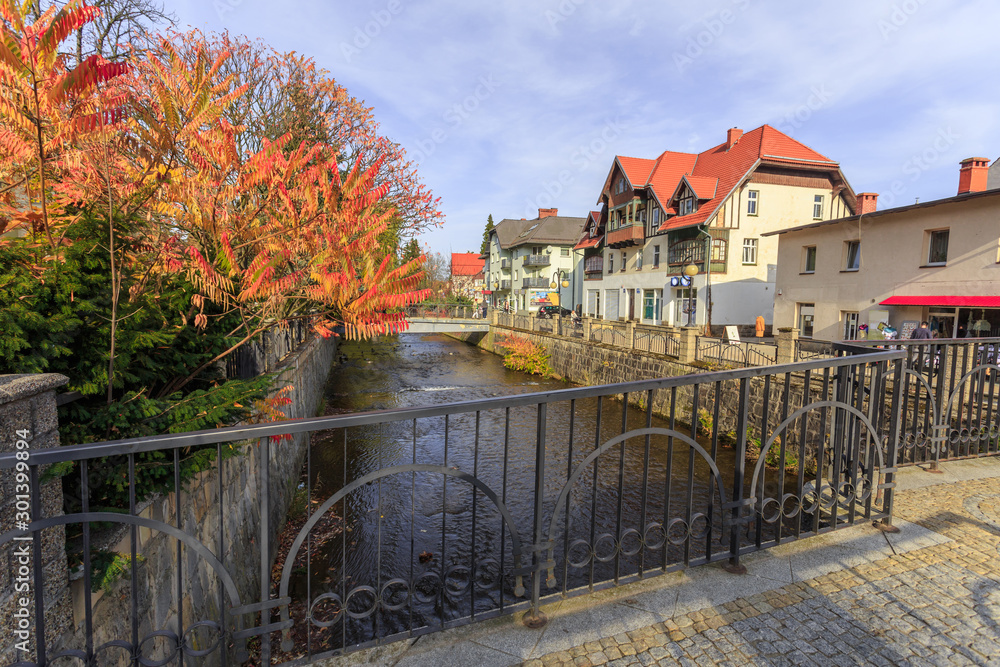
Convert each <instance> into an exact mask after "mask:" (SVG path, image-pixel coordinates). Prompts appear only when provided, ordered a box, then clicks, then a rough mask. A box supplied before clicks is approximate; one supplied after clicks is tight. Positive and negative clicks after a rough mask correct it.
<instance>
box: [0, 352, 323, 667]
mask: <svg viewBox="0 0 1000 667" xmlns="http://www.w3.org/2000/svg"><path fill="white" fill-rule="evenodd" d="M336 341H337V339H335V338H329V339H322V338H317V337H313V338H312V339H310V340H309V341H308V342H307V343H306V344H304V345H302V346H301V347H300V349H299V350H298V351H297V352H296V353H294V354H293V355H291V356H290V357H289V358H288V359H287V360H286V361H285V362H284V363H283V364H282V365H281V367H280V369H279V375H278V379H277V381H276V383H275V387H283V386H287V385H291V386H292V387H293V389H291V390H290V391H289V392H288V393H286V396H288V397H289V398H290V399H291V404H290V405H288V406H286V408H285V412H286V414H288V416H289V417H292V418H296V417H309V416H314V415H315V414H316V413H317V411H318V409H319V407H320V405H321V401H322V397H323V390H324V386H325V384H326V379H327V375H328V374H329V369H330V366H331V364H332V362H333V360H334V358H335V357H336V347H337V342H336ZM54 409H55V408H54V403H53V407H52V416H53V419H54ZM53 427H54V421H53ZM308 442H309V434H299V435H297V436H295V437H294V439H292V440H284V441H280V442H272V443H271V444H270V465H269V475H270V484H269V487H268V488H269V510H270V511H269V515H270V518H269V522H270V530H269V533H270V535H271V537H270V541H269V544H270V547H271V548H270V549H269V551H270V555H269V560H270V559H273V557H274V553H275V551H276V544H275V542H276V540H275V536H276V535H277V534H278V533H279V532H280V529H281V526H282V524H283V523H284V518H285V515H286V513H287V511H288V507H289V505H290V503H291V501H292V497H293V496H294V494H295V491H296V488H297V485H298V481H299V476H300V474H301V470H302V464H303V461H304V458H305V454H306V447H307V445H308ZM4 444H5V445H6V442H5V443H4ZM48 446H55V442H54V441H52V442H50V443H49V445H48ZM223 450H224V456H223V461H222V464H221V468H222V471H223V475H222V479H223V483H222V489H221V498H220V488H219V466H218V465H215V466H214V467H213V468H212V469H211V470H206V471H204V472H202V473H199V474H197V475H195V476H194V477H193V478H192V479H190V480H188V482H187V483H186V484H184V486H183V490H182V492H181V494H180V518H179V519H178V515H177V497H176V495H175V494H174V493H170V494H166V495H163V496H159V497H157V498H155V499H153V500H152V501H148V502H146V503H144V504H143V505H141V506H140V507H139V508H138V509H139V511H138V514H139V516H141V517H144V518H146V519H150V520H153V521H161V522H164V523H166V524H168V525H171V526H178V525H179V526H180V528H181V530H183V531H184V532H185V533H187V534H188V535H191V536H192V537H193V538H194V539H196V540H197V541H198V542H200V543H201V544H203V545H204V546H206V547H207V548H208V549H209V550H210V551H211V552H212V553H213V554H218V553H219V549H220V544H221V545H222V558H221V560H222V563H223V565H224V566H225V569H226V571H228V573H229V574H230V575H231V577H232V579H233V581H234V583H235V586H236V588H237V590H238V591H239V601H238V602H236V601H234V600H230V599H229V598H228V597H226V598H225V599H223V598H222V597H220V596H221V595H222V592H221V591H222V590H223V588H222V586H221V579H220V577H219V576H217V574H216V572H215V571H214V570H213V569H212V567H211V566H210V564H209V563H208V562H207V561H206V560H205V559H203V558H201V557H200V556H199V555H198V554H197V553H196V552H195V550H194V549H192V548H190V547H188V546H184V547H183V548H181V550H180V554H178V544H179V541H178V540H177V539H175V538H173V537H171V536H169V535H167V534H166V533H163V532H160V531H158V530H155V529H150V528H147V527H140V528H138V529H137V530H136V538H137V554H138V559H137V560H138V564H137V565H136V567H135V572H136V577H137V588H136V591H135V596H136V607H137V609H138V610H139V614H138V629H137V630H138V632H137V636H138V638H139V640H140V642H141V641H142V639H143V638H144V637H147V636H148V635H149V634H150V633H151V632H156V631H166V632H169V633H173V634H175V635H180V634H183V633H184V631H185V630H188V629H190V628H191V627H192V625H194V624H195V623H198V622H200V621H212V622H216V621H218V620H219V619H220V602H221V603H223V604H224V605H225V606H226V607H227V608H228V607H230V606H234V605H236V604H248V603H254V602H257V601H259V599H260V579H259V575H260V570H261V567H260V535H259V531H260V526H261V521H260V511H261V497H260V491H261V487H260V479H261V477H260V451H261V450H260V445H259V443H258V442H256V441H254V442H250V443H246V442H244V443H233V446H232V448H229V447H228V446H227V445H223ZM53 502H55V503H56V504H55V505H53V511H54V510H55V509H56V508H57V507H60V506H61V491H60V492H58V493H56V494H55V495H54V496H53ZM60 511H61V510H60ZM92 535H93V536H94V537H93V540H94V546H95V547H100V548H106V549H108V550H110V551H114V552H117V553H120V554H124V555H128V554H130V552H131V530H130V529H129V528H125V527H120V528H119V529H118V530H111V531H108V530H104V531H98V530H97V529H96V528H95V529H93V530H92ZM58 550H59V553H60V554H61V556H62V564H61V566H54V567H53V576H54V577H55V575H57V574H58V575H60V576H61V578H62V579H61V580H62V581H63V582H64V583H63V586H64V588H65V580H66V569H67V568H66V563H65V552H64V549H63V547H62V542H60V543H59V549H58ZM178 556H179V557H178ZM6 570H7V568H4V571H5V572H6ZM178 578H179V582H178ZM54 580H58V579H54ZM178 584H179V586H180V590H181V594H180V600H179V602H178ZM66 590H67V592H68V591H70V590H71V591H72V594H71V595H70V594H67V595H65V596H64V600H65V604H64V606H63V607H61V608H60V610H61V613H62V614H63V617H64V619H65V620H64V622H63V627H66V628H68V630H67V631H66V632H65V633H64V634H63V635H62V637H61V638H60V639H59V640H57V641H54V642H52V643H53V644H56V645H57V647H58V648H59V649H62V650H69V649H77V650H82V649H84V648H85V646H86V636H85V628H86V626H85V620H86V613H85V611H86V610H85V596H84V580H83V578H82V576H77V577H76V578H75V579H74V580H73V581H72V582H70V588H67V589H66ZM131 597H132V591H131V576H130V575H126V576H124V577H123V578H122V579H120V580H119V581H117V582H115V583H114V584H112V585H111V586H110V588H109V589H108V590H102V591H98V592H96V593H93V594H92V601H91V609H92V619H91V622H92V625H93V645H94V646H101V645H102V644H104V643H105V642H108V641H112V640H124V641H126V642H131V641H132V617H131ZM70 601H71V604H70ZM70 609H71V610H70ZM246 621H247V623H251V622H252V623H253V624H256V622H257V621H256V620H252V619H251V618H250V616H247V617H246ZM229 626H230V629H233V628H234V627H237V628H238V627H240V626H234V623H233V622H232V620H231V619H230V624H229ZM54 627H58V626H56V625H55V624H50V625H49V628H50V629H49V631H47V633H46V634H47V635H48V636H49V637H53V636H55V635H54V633H53V632H52V631H51V628H54ZM60 629H61V628H60ZM178 630H180V632H179V631H178ZM215 637H216V633H215V631H214V630H212V629H210V628H207V627H201V628H199V629H196V630H193V631H191V633H190V634H189V637H188V640H187V643H188V646H189V647H190V648H192V649H194V648H206V647H208V646H209V645H211V644H212V643H213V642H214V641H215ZM173 646H174V642H173V640H171V639H167V638H163V637H159V638H155V639H151V640H149V641H147V642H146V643H145V644H144V645H143V646H142V655H143V656H144V657H145V658H146V659H149V660H158V659H163V658H166V657H169V656H170V655H171V652H172V651H173ZM229 655H230V663H232V662H233V660H232V658H233V657H235V653H234V652H232V651H231V652H230V654H229ZM175 659H176V658H175ZM188 660H189V661H192V660H193V661H196V662H197V664H199V665H209V666H210V665H216V664H221V656H220V652H219V651H214V652H213V653H212V654H211V655H208V656H203V657H197V658H194V657H190V658H188ZM0 662H2V661H0ZM97 664H101V665H128V664H131V662H130V660H129V656H128V653H127V651H126V650H125V649H122V648H109V649H106V650H105V651H103V652H102V653H100V654H99V655H98V660H97ZM192 664H193V663H192Z"/></svg>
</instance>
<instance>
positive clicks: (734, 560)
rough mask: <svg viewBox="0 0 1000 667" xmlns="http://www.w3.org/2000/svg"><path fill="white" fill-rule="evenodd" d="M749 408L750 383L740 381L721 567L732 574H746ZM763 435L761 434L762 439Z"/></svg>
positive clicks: (743, 380)
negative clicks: (725, 546) (743, 556)
mask: <svg viewBox="0 0 1000 667" xmlns="http://www.w3.org/2000/svg"><path fill="white" fill-rule="evenodd" d="M749 406H750V383H749V381H748V380H747V379H746V378H743V379H741V380H740V399H739V412H738V413H737V415H736V442H737V445H736V461H735V463H734V466H733V467H734V468H735V472H734V474H733V495H732V499H731V500H730V504H731V513H730V522H731V523H732V525H731V526H730V532H729V562H728V563H726V565H724V566H723V567H724V568H725V570H726V571H727V572H730V573H732V574H746V572H747V568H746V565H743V564H742V563H740V533H741V532H742V530H743V478H744V477H745V475H746V470H745V468H746V456H747V410H749ZM764 436H765V434H763V433H762V434H761V438H763V437H764Z"/></svg>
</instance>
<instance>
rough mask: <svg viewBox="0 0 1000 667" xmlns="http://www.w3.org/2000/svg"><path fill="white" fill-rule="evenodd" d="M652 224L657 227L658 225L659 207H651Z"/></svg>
mask: <svg viewBox="0 0 1000 667" xmlns="http://www.w3.org/2000/svg"><path fill="white" fill-rule="evenodd" d="M653 224H654V225H659V224H660V207H659V206H654V207H653Z"/></svg>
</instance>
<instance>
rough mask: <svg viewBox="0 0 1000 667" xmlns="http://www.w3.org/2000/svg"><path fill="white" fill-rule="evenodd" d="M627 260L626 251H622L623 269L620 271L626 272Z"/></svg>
mask: <svg viewBox="0 0 1000 667" xmlns="http://www.w3.org/2000/svg"><path fill="white" fill-rule="evenodd" d="M627 260H628V255H626V254H625V251H624V250H623V251H622V268H621V269H619V270H620V271H624V270H625V264H626V261H627Z"/></svg>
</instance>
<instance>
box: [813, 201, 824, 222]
mask: <svg viewBox="0 0 1000 667" xmlns="http://www.w3.org/2000/svg"><path fill="white" fill-rule="evenodd" d="M813 219H814V220H822V219H823V195H816V196H815V197H813Z"/></svg>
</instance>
